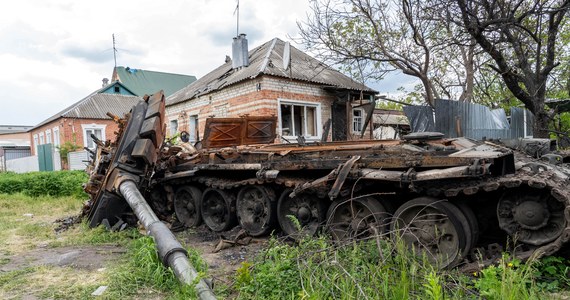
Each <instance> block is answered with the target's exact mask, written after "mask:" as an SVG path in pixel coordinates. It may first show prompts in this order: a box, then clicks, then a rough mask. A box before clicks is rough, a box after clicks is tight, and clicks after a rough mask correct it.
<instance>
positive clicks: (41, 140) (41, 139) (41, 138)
mask: <svg viewBox="0 0 570 300" xmlns="http://www.w3.org/2000/svg"><path fill="white" fill-rule="evenodd" d="M39 137H40V141H39V143H38V145H43V144H45V143H46V140H45V137H44V132H43V131H42V132H40V134H39Z"/></svg>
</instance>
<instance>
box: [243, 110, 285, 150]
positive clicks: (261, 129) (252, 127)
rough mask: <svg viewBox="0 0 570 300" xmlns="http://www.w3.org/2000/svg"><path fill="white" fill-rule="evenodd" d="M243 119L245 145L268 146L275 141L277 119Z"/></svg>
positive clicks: (250, 117) (252, 117)
mask: <svg viewBox="0 0 570 300" xmlns="http://www.w3.org/2000/svg"><path fill="white" fill-rule="evenodd" d="M243 119H244V121H245V134H244V137H243V140H242V144H243V145H249V144H268V143H272V142H273V141H274V140H275V132H276V131H275V130H276V128H275V126H276V124H277V117H254V116H247V117H245V118H243Z"/></svg>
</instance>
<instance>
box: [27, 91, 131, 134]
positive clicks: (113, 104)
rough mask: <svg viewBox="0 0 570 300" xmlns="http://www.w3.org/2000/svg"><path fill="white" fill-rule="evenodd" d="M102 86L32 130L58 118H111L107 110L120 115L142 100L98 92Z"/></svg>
mask: <svg viewBox="0 0 570 300" xmlns="http://www.w3.org/2000/svg"><path fill="white" fill-rule="evenodd" d="M104 88H105V87H103V88H101V89H99V90H97V91H95V92H93V93H91V94H90V95H89V96H87V97H85V98H83V99H81V100H79V101H78V102H76V103H74V104H72V105H71V106H69V107H66V108H65V109H64V110H62V111H60V112H58V113H57V114H55V115H53V116H51V117H49V118H47V119H46V120H44V121H43V122H41V123H39V124H38V125H36V126H34V128H32V130H33V129H35V128H38V127H41V126H43V125H45V124H47V123H50V122H52V121H54V120H56V119H58V118H76V119H111V118H110V117H109V116H107V112H110V113H112V114H114V115H117V116H120V117H122V116H123V115H124V114H125V113H128V112H129V111H130V110H131V108H133V106H134V105H136V104H137V103H138V102H139V101H140V100H142V98H141V97H137V96H126V95H121V94H107V93H100V91H101V90H102V89H104Z"/></svg>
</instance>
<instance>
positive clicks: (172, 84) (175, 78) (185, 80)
mask: <svg viewBox="0 0 570 300" xmlns="http://www.w3.org/2000/svg"><path fill="white" fill-rule="evenodd" d="M111 80H112V81H119V82H121V83H122V84H123V85H124V86H125V87H127V88H128V89H129V90H130V91H131V92H133V93H134V94H135V95H137V96H144V95H145V94H147V95H151V94H154V93H156V92H158V91H160V90H163V91H164V95H165V96H169V95H172V94H173V93H174V92H176V91H178V90H179V89H181V88H183V87H185V86H187V85H189V84H190V83H192V82H194V81H196V76H192V75H182V74H174V73H164V72H155V71H148V70H141V69H135V68H130V67H126V68H125V67H115V69H114V70H113V78H112V79H111Z"/></svg>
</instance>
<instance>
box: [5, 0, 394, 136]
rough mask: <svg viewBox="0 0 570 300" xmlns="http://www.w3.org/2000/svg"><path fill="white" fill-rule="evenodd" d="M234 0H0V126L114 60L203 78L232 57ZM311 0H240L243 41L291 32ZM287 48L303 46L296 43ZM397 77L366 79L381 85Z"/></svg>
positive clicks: (28, 118)
mask: <svg viewBox="0 0 570 300" xmlns="http://www.w3.org/2000/svg"><path fill="white" fill-rule="evenodd" d="M235 7H236V0H215V1H214V0H169V1H156V0H152V1H149V0H138V1H135V0H132V1H124V0H123V1H118V0H115V1H110V0H98V1H77V0H18V1H9V2H6V3H2V17H1V18H0V95H1V96H0V97H1V98H0V99H1V100H0V103H1V104H2V105H1V108H0V124H1V125H36V124H38V123H39V122H41V121H43V120H45V119H47V118H49V117H50V116H52V115H54V114H55V113H57V112H59V111H61V110H62V109H64V108H65V107H67V106H69V105H71V104H73V103H75V102H77V101H79V100H81V99H82V98H84V97H85V96H87V95H89V94H90V93H91V92H93V91H95V90H97V89H98V88H100V87H101V83H102V81H101V80H102V79H103V78H104V77H107V78H111V74H112V71H113V66H114V61H113V51H112V45H113V44H112V34H115V39H116V45H117V48H118V56H117V65H119V66H125V67H127V66H129V67H131V68H137V69H145V70H152V71H161V72H169V73H179V74H188V75H195V76H196V77H198V78H199V77H201V76H203V75H205V74H206V73H208V72H209V71H211V70H213V69H214V68H216V67H218V66H219V65H221V64H222V63H223V62H224V58H225V56H226V55H231V41H232V37H233V36H235V35H236V16H235V15H234V10H235ZM308 9H309V3H308V0H287V1H282V0H263V1H254V0H241V1H240V28H239V31H240V33H246V34H247V37H248V42H249V47H250V49H252V48H253V47H256V46H259V45H260V44H262V43H264V42H266V41H268V40H270V39H272V38H274V37H278V38H281V39H282V40H290V37H297V36H298V29H297V24H296V22H297V21H302V20H304V19H305V18H306V13H307V11H308ZM293 45H294V46H296V47H299V48H301V50H304V49H302V47H301V46H299V45H296V44H295V43H293ZM399 84H401V79H396V80H393V79H392V80H385V81H382V82H381V83H378V84H372V85H371V86H372V87H374V88H375V89H377V90H379V91H381V92H383V93H385V92H387V91H394V90H395V89H396V88H397V87H398V85H399Z"/></svg>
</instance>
